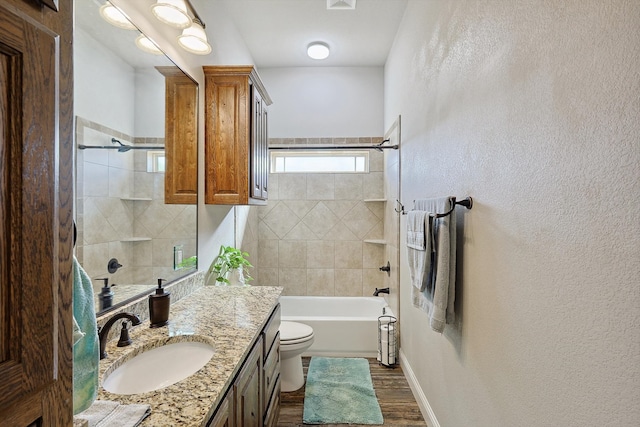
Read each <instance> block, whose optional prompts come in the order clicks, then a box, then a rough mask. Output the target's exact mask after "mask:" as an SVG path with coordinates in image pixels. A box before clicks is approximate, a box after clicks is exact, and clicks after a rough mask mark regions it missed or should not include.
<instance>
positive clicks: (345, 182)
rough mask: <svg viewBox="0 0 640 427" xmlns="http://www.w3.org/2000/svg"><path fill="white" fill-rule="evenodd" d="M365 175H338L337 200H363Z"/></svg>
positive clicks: (336, 180)
mask: <svg viewBox="0 0 640 427" xmlns="http://www.w3.org/2000/svg"><path fill="white" fill-rule="evenodd" d="M362 177H363V174H336V175H335V199H336V200H361V199H362Z"/></svg>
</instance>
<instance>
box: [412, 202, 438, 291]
mask: <svg viewBox="0 0 640 427" xmlns="http://www.w3.org/2000/svg"><path fill="white" fill-rule="evenodd" d="M431 223H432V221H431V218H430V217H429V213H428V212H426V211H416V210H413V211H410V212H409V213H408V215H407V258H408V261H409V273H410V274H411V284H412V285H413V286H414V287H415V288H416V289H417V290H419V291H423V290H424V289H425V287H426V286H427V281H428V278H429V277H428V276H429V274H428V273H429V271H430V269H431V251H432V241H431V238H430V237H431Z"/></svg>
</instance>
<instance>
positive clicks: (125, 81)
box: [73, 27, 135, 145]
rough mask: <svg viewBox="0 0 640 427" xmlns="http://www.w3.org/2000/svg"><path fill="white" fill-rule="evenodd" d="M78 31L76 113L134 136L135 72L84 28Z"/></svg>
mask: <svg viewBox="0 0 640 427" xmlns="http://www.w3.org/2000/svg"><path fill="white" fill-rule="evenodd" d="M75 31H76V33H77V36H76V37H75V38H74V43H73V50H74V53H73V56H74V98H73V102H74V114H75V115H77V116H80V117H83V118H85V119H87V120H91V121H93V122H96V123H100V124H102V125H105V126H107V127H110V128H112V129H117V130H119V131H120V132H123V133H126V134H127V135H132V136H133V135H135V134H134V105H135V100H134V93H135V90H134V88H135V70H134V69H133V67H131V66H130V65H129V64H127V63H126V62H124V61H123V60H122V59H120V57H118V56H117V55H116V54H114V53H113V52H112V51H110V50H109V49H106V48H105V47H104V45H103V44H102V43H101V42H99V41H97V40H95V39H94V38H92V37H91V36H90V35H89V34H87V33H86V32H85V31H83V30H82V29H81V28H79V27H78V28H76V30H75ZM109 144H110V141H104V145H109Z"/></svg>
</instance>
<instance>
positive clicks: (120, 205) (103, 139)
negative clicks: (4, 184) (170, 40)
mask: <svg viewBox="0 0 640 427" xmlns="http://www.w3.org/2000/svg"><path fill="white" fill-rule="evenodd" d="M103 4H104V1H102V2H98V1H95V0H77V1H75V29H74V69H75V70H74V81H75V83H74V85H75V87H74V91H75V94H74V104H75V105H74V111H75V118H76V199H75V203H76V206H75V208H76V224H77V239H76V247H75V253H76V257H77V258H78V261H79V262H80V264H81V265H82V267H83V268H84V270H85V271H86V272H87V274H88V275H89V277H90V278H91V280H92V282H93V286H94V294H95V296H96V298H95V305H96V311H98V312H104V311H107V310H110V309H113V308H115V307H117V306H118V305H119V304H121V303H123V302H125V301H129V300H131V299H132V298H136V297H139V296H141V295H143V294H146V293H149V292H150V291H151V290H152V289H153V288H154V287H155V286H156V283H157V280H158V279H160V278H162V279H165V280H167V282H171V281H175V280H176V279H178V278H180V277H184V276H185V275H187V274H190V273H192V272H194V271H196V269H197V254H196V251H197V242H196V239H197V217H196V216H197V203H196V197H197V196H196V194H197V192H196V193H194V192H193V191H192V194H186V195H185V197H182V195H180V197H178V198H176V197H170V196H171V195H169V194H168V192H167V191H165V187H167V186H166V185H165V181H166V179H175V180H178V181H179V180H180V179H182V177H183V175H184V174H187V175H188V176H193V177H194V179H197V178H195V176H196V175H197V173H196V171H197V158H196V157H197V114H196V111H195V110H196V105H197V101H196V99H197V90H198V87H197V83H195V82H194V81H193V79H191V78H189V76H187V75H186V74H184V73H183V72H182V71H181V70H180V69H179V68H178V67H176V66H175V65H174V64H173V63H172V62H171V61H170V59H169V58H167V57H166V56H164V55H158V54H152V53H148V52H145V51H143V50H141V49H139V48H138V47H137V45H136V43H135V41H136V39H137V38H138V37H139V36H140V32H139V31H138V30H137V29H135V28H134V29H124V28H118V27H115V26H113V25H111V24H109V23H107V22H106V21H105V20H104V19H102V17H101V14H100V7H101V6H102V5H103ZM169 82H173V83H172V85H173V86H171V87H173V88H176V87H177V88H178V89H177V92H176V93H178V94H181V93H182V94H184V93H188V94H189V96H193V98H194V99H193V102H189V103H184V102H178V103H176V102H174V101H173V99H174V98H172V97H174V96H175V93H170V92H171V90H169V86H170V83H169ZM176 82H178V83H177V84H176ZM193 94H195V95H193ZM178 96H181V95H178ZM167 106H171V107H170V108H167ZM167 111H169V113H167ZM167 114H171V115H172V117H171V118H168V117H166V116H167ZM176 114H177V115H178V116H179V117H177V118H176ZM167 120H168V121H167ZM167 123H169V126H167ZM176 123H179V124H180V126H178V127H177V128H176V127H175V126H174V124H176ZM166 129H169V130H170V132H171V133H172V135H171V137H169V135H166V134H165V133H166ZM178 132H184V135H179V134H177V133H178ZM170 141H172V142H171V144H174V145H173V147H174V148H171V146H170ZM184 142H188V143H189V144H190V147H191V148H192V149H193V151H194V154H193V155H192V157H188V156H187V157H185V158H182V159H180V161H181V162H182V163H180V164H179V165H175V164H174V165H173V167H170V166H171V161H172V160H171V152H179V153H184V152H186V151H188V150H181V149H179V150H176V149H175V144H176V143H184ZM165 143H166V144H167V145H166V147H165ZM165 148H167V150H165ZM185 161H188V162H190V163H191V165H186V164H184V162H185ZM167 177H169V178H167ZM196 185H197V184H196ZM104 279H108V287H109V288H108V289H109V290H110V291H111V292H113V296H112V298H111V299H110V298H102V297H101V294H102V293H103V292H106V291H105V289H103V288H105V286H104V284H105V280H104ZM113 285H115V286H113Z"/></svg>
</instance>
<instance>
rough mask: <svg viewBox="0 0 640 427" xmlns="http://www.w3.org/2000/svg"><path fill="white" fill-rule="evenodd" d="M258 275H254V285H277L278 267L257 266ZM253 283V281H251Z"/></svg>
mask: <svg viewBox="0 0 640 427" xmlns="http://www.w3.org/2000/svg"><path fill="white" fill-rule="evenodd" d="M257 270H258V276H257V277H256V283H255V284H256V285H260V286H279V285H278V269H277V268H262V267H260V268H258V269H257ZM251 283H252V284H253V282H251Z"/></svg>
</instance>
